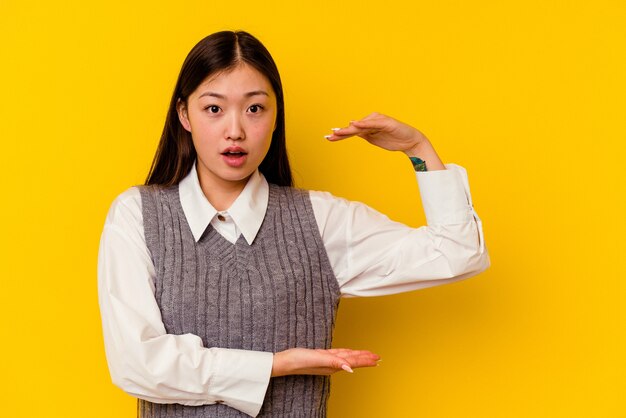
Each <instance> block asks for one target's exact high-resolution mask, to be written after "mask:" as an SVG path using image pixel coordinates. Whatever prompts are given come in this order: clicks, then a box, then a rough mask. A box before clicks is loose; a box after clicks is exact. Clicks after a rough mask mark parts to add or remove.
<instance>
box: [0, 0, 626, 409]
mask: <svg viewBox="0 0 626 418" xmlns="http://www.w3.org/2000/svg"><path fill="white" fill-rule="evenodd" d="M625 21H626V7H625V6H624V2H621V1H617V0H615V1H608V0H598V1H593V2H589V1H546V0H541V1H539V0H528V1H524V2H522V1H519V2H506V1H504V2H503V1H495V0H493V1H477V2H464V1H440V2H433V1H428V2H426V1H422V0H417V1H410V2H409V1H406V2H403V1H393V0H390V1H385V2H369V1H356V0H347V1H338V2H329V1H318V2H313V3H311V2H302V3H299V2H269V1H247V0H242V1H229V2H217V3H215V2H206V1H186V2H155V1H138V2H122V1H117V0H115V1H107V2H104V1H96V2H90V1H87V2H85V1H68V2H27V1H17V0H0V57H1V59H2V62H1V66H0V94H1V95H2V100H1V101H0V117H1V118H2V119H1V126H2V132H1V133H0V137H1V138H2V148H1V152H0V170H2V171H1V175H2V177H1V178H2V189H1V191H0V194H1V196H2V204H1V205H0V211H1V216H0V222H1V224H0V228H1V234H2V238H1V247H0V257H1V260H0V327H1V328H0V332H1V335H2V337H1V338H2V340H1V344H0V354H1V357H0V385H1V386H2V387H1V390H0V398H1V400H2V402H1V403H0V405H1V406H0V415H1V416H3V417H10V418H18V417H27V418H31V417H88V418H91V417H133V416H134V414H135V400H134V399H133V398H131V397H130V396H128V395H126V394H125V393H123V392H122V391H121V390H119V389H118V388H116V387H115V386H113V385H112V384H111V382H110V378H109V375H108V370H107V365H106V361H105V357H104V348H103V341H102V334H101V328H100V316H99V311H98V305H97V294H96V257H97V249H98V241H99V237H100V233H101V229H102V225H103V222H104V217H105V215H106V212H107V210H108V207H109V205H110V203H111V201H112V200H113V199H114V197H115V196H116V195H117V194H119V193H121V192H122V191H123V190H125V189H126V188H127V187H129V186H131V185H134V184H138V183H141V182H142V181H143V180H144V178H145V175H146V174H147V171H148V168H149V164H150V161H151V159H152V156H153V154H154V151H155V149H156V145H157V141H158V138H159V135H160V131H161V129H162V126H163V120H164V115H165V111H166V108H167V105H168V101H169V98H170V94H171V92H172V89H173V87H174V83H175V80H176V77H177V75H178V70H179V69H180V66H181V64H182V61H183V59H184V58H185V56H186V54H187V52H188V51H189V50H190V49H191V47H192V46H193V45H194V44H195V43H196V42H197V41H198V40H200V39H201V38H202V37H204V36H205V35H207V34H209V33H211V32H214V31H217V30H222V29H244V30H248V31H250V32H252V33H253V34H255V35H257V36H258V37H259V38H260V39H261V40H262V41H263V42H264V43H265V44H266V46H267V47H268V48H269V49H270V51H271V52H272V54H273V56H274V58H275V60H276V61H277V64H278V66H279V68H280V70H281V74H282V77H283V82H284V86H285V93H286V106H287V132H288V143H289V149H290V156H291V160H292V164H293V166H294V168H295V170H294V171H295V175H296V180H297V183H298V185H299V186H301V187H304V188H313V189H322V190H328V191H331V192H333V193H334V194H336V195H339V196H343V197H346V198H349V199H354V200H360V201H363V202H366V203H368V204H369V205H371V206H373V207H375V208H376V209H378V210H380V211H382V212H384V213H387V214H388V215H389V216H390V217H391V218H392V219H395V220H399V221H402V222H405V223H407V224H410V225H414V226H419V225H421V224H423V223H424V215H423V212H422V209H421V206H420V201H419V198H418V189H417V185H416V183H415V180H414V177H413V175H412V173H411V167H410V165H409V163H408V162H407V161H406V158H405V157H404V156H403V155H401V154H396V153H388V152H384V151H382V150H379V149H375V148H374V147H371V146H368V145H367V144H365V143H364V142H363V141H362V140H360V139H358V138H353V139H351V140H349V141H345V142H343V143H336V144H330V143H326V142H325V140H324V139H323V135H325V134H327V133H329V129H330V128H331V127H335V126H342V125H345V124H346V123H347V122H348V121H349V120H350V119H354V118H359V117H362V116H364V115H366V114H367V113H369V112H371V111H379V112H383V113H387V114H390V115H393V116H395V117H396V118H398V119H400V120H403V121H406V122H408V123H410V124H412V125H414V126H416V127H418V128H419V129H420V130H422V131H423V132H424V133H425V134H426V135H427V136H428V137H429V138H430V139H431V141H432V142H433V144H434V145H435V147H436V149H437V150H438V152H439V154H440V156H441V157H442V159H443V160H444V162H447V163H457V164H460V165H462V166H464V167H465V168H466V169H467V171H468V174H469V178H470V185H471V190H472V196H473V199H474V203H475V208H476V210H477V212H478V214H479V215H480V216H481V218H482V219H483V223H484V231H485V237H486V242H487V246H488V248H489V251H490V254H491V260H492V267H491V268H490V269H489V270H488V271H486V272H485V273H483V274H481V275H480V276H478V277H475V278H472V279H469V280H466V281H463V282H459V283H455V284H451V285H446V286H441V287H436V288H431V289H427V290H423V291H419V292H414V293H409V294H403V295H397V296H390V297H384V298H374V299H351V300H344V301H342V303H341V306H340V310H339V318H338V324H337V327H336V330H335V345H336V346H348V347H354V348H367V349H371V350H373V351H375V352H378V353H380V354H381V355H382V357H383V362H382V363H381V366H380V367H378V368H376V369H368V370H364V369H360V370H358V371H356V373H355V374H354V375H348V374H346V373H342V374H338V375H336V376H335V377H333V390H332V395H331V401H330V416H331V417H333V418H344V417H428V418H438V417H445V418H448V417H481V418H486V417H611V418H612V417H626V405H625V403H624V393H625V391H626V378H625V374H626V360H625V357H626V356H625V354H626V353H625V351H626V344H625V342H626V341H625V340H626V338H625V336H624V330H625V326H624V323H625V321H626V308H625V307H624V299H625V296H626V292H625V290H626V285H625V284H624V282H625V280H626V269H625V268H624V265H625V261H624V250H625V248H624V244H623V236H624V233H625V232H626V230H625V229H626V228H625V222H624V215H625V214H626V204H625V198H624V194H625V191H626V190H625V189H626V188H624V186H623V182H624V180H625V176H624V174H623V173H624V169H623V167H624V165H625V163H626V160H625V157H626V156H625V155H624V141H625V140H626V129H625V128H624V124H625V122H626V118H625V109H626V106H625V105H626V103H625V102H626V99H625V97H626V82H625V79H624V77H625V74H626V68H625V67H626V58H625V57H626V55H625V52H626V25H624V22H625Z"/></svg>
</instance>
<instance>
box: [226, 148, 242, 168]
mask: <svg viewBox="0 0 626 418" xmlns="http://www.w3.org/2000/svg"><path fill="white" fill-rule="evenodd" d="M246 155H248V153H247V152H246V151H244V150H243V148H239V147H228V148H226V149H225V150H224V151H223V152H222V158H223V159H224V162H225V163H226V164H228V165H229V166H231V167H235V168H237V167H242V166H243V165H244V164H245V162H246Z"/></svg>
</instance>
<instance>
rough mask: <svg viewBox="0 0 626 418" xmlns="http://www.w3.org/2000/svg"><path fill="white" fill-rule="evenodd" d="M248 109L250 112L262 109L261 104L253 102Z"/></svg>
mask: <svg viewBox="0 0 626 418" xmlns="http://www.w3.org/2000/svg"><path fill="white" fill-rule="evenodd" d="M248 110H250V113H258V112H260V111H261V110H263V106H261V105H260V104H253V105H252V106H250V107H249V108H248Z"/></svg>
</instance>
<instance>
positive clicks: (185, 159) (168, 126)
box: [145, 31, 293, 186]
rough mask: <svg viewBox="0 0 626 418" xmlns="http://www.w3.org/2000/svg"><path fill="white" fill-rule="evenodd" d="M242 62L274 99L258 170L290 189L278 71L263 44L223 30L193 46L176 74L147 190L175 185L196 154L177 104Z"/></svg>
mask: <svg viewBox="0 0 626 418" xmlns="http://www.w3.org/2000/svg"><path fill="white" fill-rule="evenodd" d="M241 63H245V64H249V65H250V66H252V67H253V68H255V69H256V70H257V71H259V72H260V73H261V74H263V75H264V76H265V77H267V79H268V80H269V82H270V84H271V85H272V88H273V89H274V94H275V95H276V104H277V112H276V129H275V130H274V133H273V134H272V142H271V144H270V148H269V151H268V152H267V155H266V156H265V158H264V159H263V161H262V162H261V165H260V166H259V171H261V173H263V175H264V176H265V178H266V179H267V181H268V182H270V183H274V184H278V185H279V186H292V185H293V180H292V176H291V168H290V166H289V159H288V158H287V147H286V143H285V102H284V97H283V86H282V83H281V81H280V75H279V74H278V68H276V64H275V63H274V60H273V59H272V56H271V55H270V53H269V51H268V50H267V49H266V48H265V46H263V44H262V43H261V42H260V41H259V40H258V39H256V38H255V37H254V36H252V35H250V34H249V33H247V32H244V31H236V32H231V31H223V32H216V33H214V34H212V35H209V36H207V37H206V38H204V39H202V40H201V41H200V42H198V43H197V44H196V46H194V47H193V49H192V50H191V51H190V52H189V55H187V58H185V62H184V63H183V66H182V68H181V70H180V74H179V75H178V81H177V82H176V87H175V88H174V94H173V95H172V100H171V102H170V106H169V109H168V111H167V117H166V119H165V126H164V127H163V133H162V134H161V141H160V142H159V146H158V148H157V151H156V154H155V156H154V159H153V160H152V166H151V167H150V172H149V173H148V177H147V178H146V183H145V184H146V185H148V184H158V185H162V186H172V185H175V184H178V183H179V182H180V181H181V180H182V179H183V178H184V177H185V176H186V175H187V174H189V171H190V170H191V168H192V167H193V163H194V161H195V159H196V149H195V148H194V146H193V142H192V139H191V133H190V132H188V131H187V130H185V128H184V127H183V126H182V125H181V123H180V120H179V119H178V113H177V110H176V105H177V102H178V101H179V100H180V101H182V102H184V103H185V102H187V99H188V98H189V95H190V94H191V93H193V92H194V91H195V90H196V88H197V87H198V86H199V85H200V84H201V83H202V81H203V80H204V79H206V78H207V77H208V76H210V75H212V74H215V73H217V72H220V71H225V70H228V69H231V68H233V67H235V66H236V65H239V64H241Z"/></svg>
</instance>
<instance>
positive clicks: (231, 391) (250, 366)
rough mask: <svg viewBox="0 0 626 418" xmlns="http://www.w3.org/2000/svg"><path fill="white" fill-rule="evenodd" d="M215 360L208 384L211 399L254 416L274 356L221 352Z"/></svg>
mask: <svg viewBox="0 0 626 418" xmlns="http://www.w3.org/2000/svg"><path fill="white" fill-rule="evenodd" d="M216 360H217V361H216V370H215V371H214V374H213V377H212V378H211V380H212V384H211V385H210V387H211V394H210V395H211V397H212V399H211V400H212V401H213V402H215V403H223V404H225V405H228V406H231V407H233V408H235V409H238V410H240V411H242V412H244V413H246V414H248V415H250V416H253V417H255V416H257V415H258V414H259V411H260V410H261V406H263V400H264V398H265V392H266V391H267V387H268V385H269V381H270V377H271V374H272V364H273V362H274V354H272V353H267V352H262V351H248V350H235V349H220V350H219V351H218V352H217V358H216Z"/></svg>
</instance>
